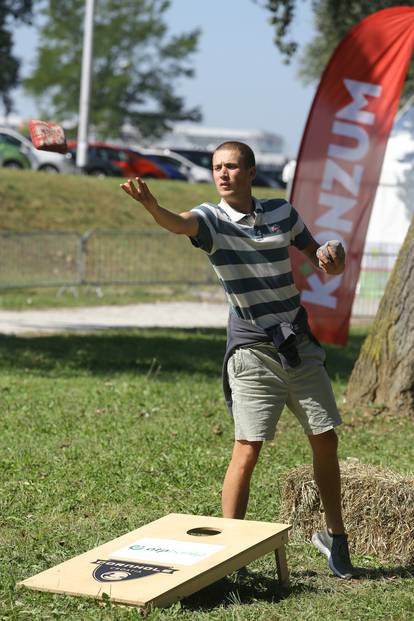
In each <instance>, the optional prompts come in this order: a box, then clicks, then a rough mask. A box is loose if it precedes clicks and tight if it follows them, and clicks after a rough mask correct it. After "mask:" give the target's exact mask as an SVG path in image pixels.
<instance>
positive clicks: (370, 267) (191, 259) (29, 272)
mask: <svg viewBox="0 0 414 621" xmlns="http://www.w3.org/2000/svg"><path fill="white" fill-rule="evenodd" d="M396 256H397V255H396V253H395V252H394V253H384V252H382V253H374V252H371V253H369V254H365V255H364V257H363V261H362V269H361V275H360V279H359V282H358V287H357V292H356V298H355V303H354V311H353V313H354V314H358V315H374V314H375V313H376V310H377V307H378V304H379V300H380V298H381V296H382V293H383V291H384V289H385V285H386V282H387V279H388V276H389V274H390V272H391V269H392V267H393V265H394V262H395V260H396ZM177 283H179V284H198V285H214V284H216V283H217V278H216V276H215V274H214V272H213V270H212V268H211V266H210V265H209V263H208V261H207V260H206V257H205V256H204V255H203V253H202V252H194V249H193V248H192V246H191V244H190V242H189V240H188V239H187V238H186V237H183V236H179V235H169V234H168V233H166V232H165V231H143V230H139V231H131V230H130V231H101V230H96V231H95V230H93V231H88V232H86V233H85V234H83V235H80V234H78V233H73V232H56V231H53V232H30V233H14V232H13V233H12V232H0V290H5V289H12V288H24V287H31V288H35V287H62V286H67V287H76V286H82V285H90V286H103V285H121V284H123V285H154V284H177Z"/></svg>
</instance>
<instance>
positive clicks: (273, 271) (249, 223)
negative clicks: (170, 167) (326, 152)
mask: <svg viewBox="0 0 414 621" xmlns="http://www.w3.org/2000/svg"><path fill="white" fill-rule="evenodd" d="M253 200H254V204H255V208H254V211H253V212H252V214H247V215H246V214H243V213H240V212H239V211H236V210H235V209H233V208H232V207H230V205H228V203H226V201H225V200H224V199H222V200H221V201H220V203H219V204H218V205H215V204H213V203H203V204H201V205H199V206H198V207H195V208H194V209H192V212H193V213H195V214H197V217H198V222H199V232H198V235H197V237H193V238H191V242H192V243H193V245H194V246H196V247H198V248H201V249H203V250H204V251H205V252H206V253H207V254H208V258H209V260H210V262H211V264H212V266H213V268H214V270H215V272H216V274H217V276H218V278H219V280H220V282H221V284H222V286H223V288H224V290H225V292H226V296H227V299H228V301H229V304H230V312H231V313H234V314H236V315H237V316H238V317H241V318H242V319H247V320H249V321H251V322H253V323H254V324H255V325H257V326H260V327H261V328H265V329H266V328H270V327H272V326H274V325H276V324H277V323H280V322H282V321H287V322H291V321H293V320H294V318H295V317H296V314H297V312H298V310H299V307H300V297H299V292H298V290H297V289H296V287H295V284H294V282H293V275H292V267H291V262H290V257H289V246H290V245H291V244H293V245H294V246H296V247H297V248H299V250H303V249H304V248H305V247H306V246H307V245H308V244H309V243H310V242H311V241H312V236H311V235H310V233H309V231H308V229H307V228H306V226H305V225H304V223H303V221H302V219H301V218H300V216H299V214H298V213H297V211H296V210H295V209H294V208H293V207H292V205H291V204H290V203H288V202H287V201H285V200H284V199H264V200H257V199H253Z"/></svg>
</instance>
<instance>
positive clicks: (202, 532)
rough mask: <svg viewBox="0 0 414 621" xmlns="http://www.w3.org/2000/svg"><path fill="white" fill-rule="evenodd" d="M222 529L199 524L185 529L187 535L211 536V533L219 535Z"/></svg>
mask: <svg viewBox="0 0 414 621" xmlns="http://www.w3.org/2000/svg"><path fill="white" fill-rule="evenodd" d="M221 532H222V531H221V530H218V528H210V527H209V526H199V527H197V528H190V530H188V531H187V535H193V536H194V537H212V536H213V535H220V533H221Z"/></svg>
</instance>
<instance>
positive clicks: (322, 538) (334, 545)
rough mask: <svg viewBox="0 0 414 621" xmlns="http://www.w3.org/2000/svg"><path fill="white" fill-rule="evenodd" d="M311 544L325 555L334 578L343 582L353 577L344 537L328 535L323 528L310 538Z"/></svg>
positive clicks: (346, 540)
mask: <svg viewBox="0 0 414 621" xmlns="http://www.w3.org/2000/svg"><path fill="white" fill-rule="evenodd" d="M312 543H313V545H314V546H315V547H317V548H318V550H319V551H320V552H322V554H325V556H326V557H327V559H328V563H329V567H330V568H331V570H332V571H333V573H334V574H335V576H338V577H339V578H343V579H344V580H349V579H350V578H352V577H353V575H354V573H355V570H354V568H353V566H352V563H351V559H350V558H349V549H348V537H347V536H346V535H330V534H329V533H328V531H327V530H326V528H324V529H323V530H320V531H319V532H317V533H315V534H314V535H313V536H312Z"/></svg>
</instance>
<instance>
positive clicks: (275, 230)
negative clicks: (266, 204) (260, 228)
mask: <svg viewBox="0 0 414 621" xmlns="http://www.w3.org/2000/svg"><path fill="white" fill-rule="evenodd" d="M270 230H271V231H272V233H281V232H282V229H281V228H280V226H279V225H278V224H272V225H271V226H270Z"/></svg>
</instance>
